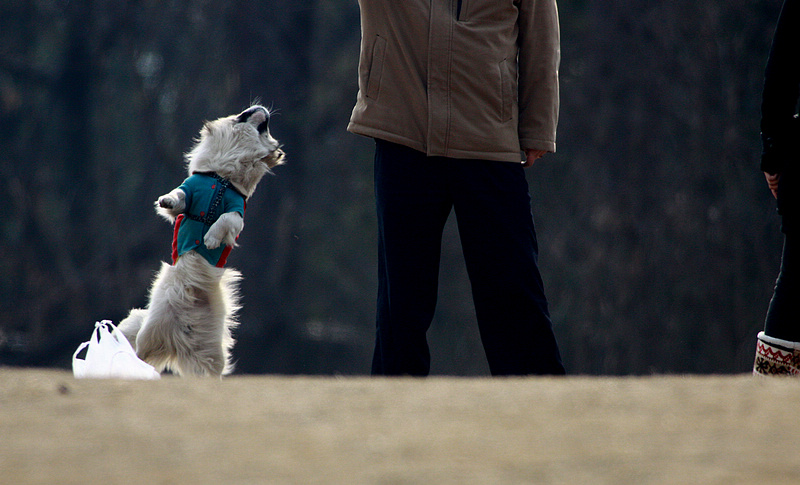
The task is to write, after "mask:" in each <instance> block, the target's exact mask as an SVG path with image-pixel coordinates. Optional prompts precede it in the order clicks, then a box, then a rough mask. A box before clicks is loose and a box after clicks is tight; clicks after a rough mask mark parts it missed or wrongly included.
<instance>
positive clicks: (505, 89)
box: [499, 59, 517, 122]
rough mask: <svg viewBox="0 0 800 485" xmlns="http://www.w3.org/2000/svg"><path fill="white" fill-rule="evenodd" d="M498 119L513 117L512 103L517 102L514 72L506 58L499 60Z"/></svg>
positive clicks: (503, 119) (504, 119)
mask: <svg viewBox="0 0 800 485" xmlns="http://www.w3.org/2000/svg"><path fill="white" fill-rule="evenodd" d="M499 67H500V121H503V122H505V121H508V120H510V119H511V118H513V117H514V103H516V102H517V90H516V73H515V72H514V69H513V66H512V65H511V63H509V62H508V59H503V60H502V61H501V62H500V66H499Z"/></svg>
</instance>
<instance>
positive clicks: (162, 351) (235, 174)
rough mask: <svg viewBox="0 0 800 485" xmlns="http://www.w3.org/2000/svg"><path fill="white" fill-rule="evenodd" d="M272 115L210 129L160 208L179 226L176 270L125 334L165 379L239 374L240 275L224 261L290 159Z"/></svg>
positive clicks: (123, 325) (244, 116) (164, 274)
mask: <svg viewBox="0 0 800 485" xmlns="http://www.w3.org/2000/svg"><path fill="white" fill-rule="evenodd" d="M269 117H270V113H269V111H268V110H267V109H266V108H264V107H262V106H258V105H256V106H251V107H250V108H248V109H246V110H245V111H243V112H242V113H240V114H238V115H233V116H229V117H227V118H220V119H218V120H216V121H212V122H207V123H206V124H205V126H204V127H203V129H202V130H201V131H200V137H199V139H197V140H196V144H195V146H194V147H193V148H192V150H191V151H190V152H189V153H188V154H187V155H186V161H187V163H188V172H189V177H188V178H187V179H186V180H185V181H184V182H183V184H182V185H181V186H180V187H178V188H176V189H174V190H173V191H172V192H170V193H168V194H166V195H162V196H161V197H159V198H158V201H157V202H156V211H157V212H158V213H159V214H160V215H161V216H163V217H164V218H166V219H167V220H168V221H170V222H175V234H174V238H173V242H172V247H173V255H172V257H173V264H172V265H168V264H166V263H162V266H161V270H160V271H159V273H158V276H157V277H156V279H155V281H154V282H153V286H152V287H151V289H150V301H149V304H148V306H147V308H145V309H134V310H131V312H130V314H129V315H128V317H127V318H126V319H125V320H123V321H122V322H120V324H119V330H120V331H121V332H122V333H123V334H124V335H125V337H127V338H128V340H129V341H130V342H131V344H132V345H133V347H134V348H135V349H136V353H137V355H138V356H139V358H141V359H142V360H144V361H145V362H148V363H149V364H151V365H152V366H154V367H155V368H156V369H157V370H158V371H163V370H164V369H169V370H170V371H172V372H174V373H176V374H179V375H201V376H204V375H212V376H221V375H224V374H228V373H230V372H231V371H232V370H233V365H232V363H231V358H230V352H231V349H232V347H233V344H234V339H233V338H232V336H231V329H232V328H234V327H235V326H236V325H237V324H238V323H237V321H236V318H235V316H236V312H237V311H238V310H239V298H238V282H239V280H240V279H241V274H240V273H239V272H238V271H236V270H234V269H225V268H224V267H223V266H224V265H225V261H226V259H227V256H228V253H229V252H230V250H231V248H233V246H235V245H236V243H235V242H236V238H237V237H238V236H239V233H240V232H241V231H242V228H243V227H244V221H243V216H244V208H245V203H246V200H247V198H248V197H250V196H251V195H252V194H253V192H254V191H255V189H256V185H257V184H258V182H259V181H260V180H261V178H262V177H263V176H264V175H265V174H267V173H271V171H270V169H271V168H272V167H274V166H276V165H279V164H281V163H283V157H284V153H283V151H282V150H281V149H280V146H279V144H278V142H277V141H276V140H275V139H274V138H273V137H272V136H271V135H270V133H269Z"/></svg>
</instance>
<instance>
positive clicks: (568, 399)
mask: <svg viewBox="0 0 800 485" xmlns="http://www.w3.org/2000/svg"><path fill="white" fill-rule="evenodd" d="M0 483H2V484H6V483H8V484H28V483H41V484H55V483H58V484H69V483H76V484H77V483H80V484H89V483H142V484H177V483H191V484H194V483H225V484H249V483H254V484H255V483H277V484H281V483H292V484H293V483H300V484H303V483H325V484H327V483H347V484H351V483H353V484H358V483H368V484H372V483H375V484H406V483H408V484H411V483H413V484H417V483H424V484H439V483H459V484H465V483H475V484H490V483H565V484H623V483H631V484H648V483H659V484H660V483H674V484H704V485H705V484H713V483H725V484H729V483H743V484H744V483H747V484H750V483H775V484H777V483H800V380H789V379H772V380H764V379H754V378H752V377H750V376H727V377H660V376H659V377H645V378H597V377H569V378H562V379H553V378H528V379H464V378H429V379H425V380H419V379H371V378H341V379H336V378H308V377H273V376H267V377H261V376H258V377H256V376H253V377H249V376H247V377H245V376H235V377H230V378H227V379H225V380H222V381H220V380H214V379H205V380H200V379H179V378H175V377H165V378H164V379H162V380H161V381H154V382H153V381H150V382H136V381H106V380H76V379H74V378H73V377H72V375H71V374H70V373H68V372H63V371H47V370H20V369H8V368H0Z"/></svg>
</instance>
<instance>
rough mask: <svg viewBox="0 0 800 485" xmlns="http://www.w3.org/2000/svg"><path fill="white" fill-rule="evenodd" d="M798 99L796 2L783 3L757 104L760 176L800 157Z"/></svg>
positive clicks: (799, 7)
mask: <svg viewBox="0 0 800 485" xmlns="http://www.w3.org/2000/svg"><path fill="white" fill-rule="evenodd" d="M799 95H800V0H785V2H784V4H783V9H782V10H781V15H780V18H779V20H778V26H777V28H776V30H775V36H774V38H773V41H772V48H771V49H770V54H769V60H768V61H767V68H766V70H765V73H764V93H763V97H762V103H761V138H762V141H763V147H764V151H763V152H762V155H761V170H763V171H764V172H769V173H773V174H774V173H779V172H781V171H783V169H784V167H785V164H786V163H788V161H789V160H790V159H791V158H796V157H797V154H798V153H800V149H798V145H797V143H798V142H797V138H798V135H800V123H798V120H797V118H796V117H795V115H796V114H797V101H798V96H799Z"/></svg>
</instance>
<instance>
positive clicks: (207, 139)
mask: <svg viewBox="0 0 800 485" xmlns="http://www.w3.org/2000/svg"><path fill="white" fill-rule="evenodd" d="M269 119H270V112H269V110H267V109H266V108H265V107H263V106H260V105H254V106H251V107H249V108H247V109H246V110H244V111H242V112H241V113H239V114H238V115H232V116H228V117H226V118H220V119H218V120H215V121H209V122H206V123H205V125H204V126H203V129H202V130H200V137H199V138H198V139H197V140H196V143H195V145H194V147H193V148H192V150H191V151H190V152H189V153H187V154H186V161H187V163H188V169H189V174H190V175H191V174H192V173H195V172H216V173H217V174H219V175H220V176H222V177H225V178H226V179H228V180H230V181H231V182H233V183H234V185H236V186H237V188H238V189H239V190H241V191H242V192H243V193H244V194H245V195H247V196H248V197H249V196H250V195H252V193H253V192H254V191H255V188H256V185H257V184H258V182H259V181H260V180H261V177H263V176H264V175H265V174H266V173H271V170H270V169H271V168H273V167H275V166H277V165H280V164H282V163H283V161H284V153H283V150H281V148H280V144H279V143H278V141H277V140H276V139H275V138H273V137H272V135H270V133H269Z"/></svg>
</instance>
